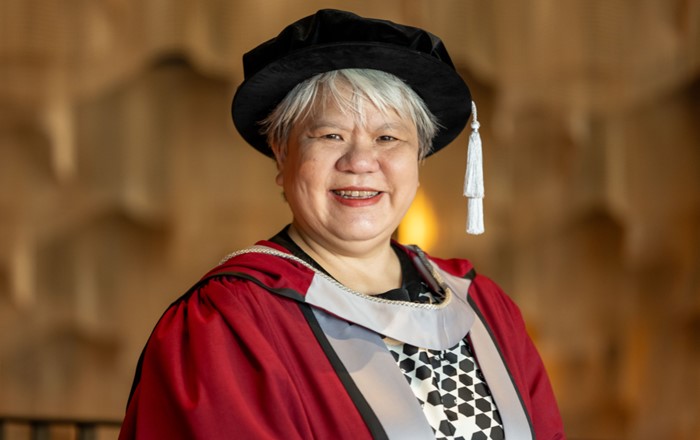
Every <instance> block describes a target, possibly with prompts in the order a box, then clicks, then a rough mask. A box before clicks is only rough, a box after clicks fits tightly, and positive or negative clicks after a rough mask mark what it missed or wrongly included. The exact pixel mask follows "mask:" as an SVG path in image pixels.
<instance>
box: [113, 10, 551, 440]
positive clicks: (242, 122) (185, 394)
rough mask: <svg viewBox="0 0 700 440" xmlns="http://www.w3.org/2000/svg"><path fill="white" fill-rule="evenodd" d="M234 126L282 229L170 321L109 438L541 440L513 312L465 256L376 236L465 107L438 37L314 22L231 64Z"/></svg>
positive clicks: (393, 222)
mask: <svg viewBox="0 0 700 440" xmlns="http://www.w3.org/2000/svg"><path fill="white" fill-rule="evenodd" d="M244 67H245V75H246V80H245V82H244V83H243V84H242V85H241V87H240V88H239V89H238V91H237V93H236V97H235V98H234V101H233V107H232V113H233V119H234V122H235V124H236V127H237V128H238V130H239V132H240V133H241V134H242V136H243V137H244V138H245V139H246V141H248V142H249V143H250V144H251V145H252V146H253V147H255V148H256V149H258V150H260V151H261V152H263V153H264V154H266V155H268V156H270V157H273V158H274V159H275V161H276V163H277V168H278V174H277V177H276V182H277V184H278V185H280V186H281V187H282V188H283V190H284V194H285V197H286V199H287V201H288V203H289V207H290V209H291V211H292V214H293V220H292V223H291V225H289V226H288V227H286V228H285V229H284V230H283V231H281V232H280V233H278V234H277V235H275V236H274V237H272V238H271V239H270V240H264V241H261V242H259V243H258V244H257V245H256V246H255V247H253V248H251V249H246V250H243V251H239V252H236V253H234V254H231V255H229V256H228V257H227V258H226V259H225V260H224V261H223V262H222V264H221V265H220V266H218V267H217V268H215V269H213V270H212V271H211V272H210V273H209V274H207V275H206V276H205V277H204V278H203V279H202V280H201V281H200V282H199V283H198V284H197V285H195V286H194V287H193V288H192V289H190V290H189V291H188V292H187V293H186V294H185V295H183V296H182V297H181V298H180V299H178V300H177V301H176V302H175V303H173V305H172V306H171V307H170V308H169V309H168V310H167V311H166V313H165V314H164V316H163V317H162V318H161V320H160V321H159V323H158V325H157V326H156V328H155V330H154V332H153V334H152V335H151V337H150V339H149V342H148V344H147V345H146V348H145V349H144V353H143V354H142V356H141V359H140V361H139V365H138V369H137V373H136V378H135V381H134V387H133V389H132V395H131V397H130V401H129V405H128V408H127V414H126V418H125V421H124V425H123V427H122V432H121V434H120V438H122V439H127V438H135V437H138V438H168V439H170V438H207V439H210V438H254V439H258V438H261V439H275V438H284V439H294V438H300V439H307V438H321V439H331V438H333V439H336V438H348V439H363V438H392V439H431V438H441V439H442V438H449V439H452V438H465V439H466V438H474V439H479V438H483V439H487V438H492V439H502V438H509V439H527V438H538V439H555V438H563V431H562V426H561V419H560V417H559V413H558V409H557V406H556V402H555V400H554V397H553V394H552V390H551V387H550V385H549V381H548V378H547V375H546V373H545V371H544V367H543V365H542V362H541V360H540V358H539V356H538V354H537V352H536V350H535V348H534V346H533V344H532V342H531V341H530V339H529V337H528V336H527V334H526V332H525V327H524V324H523V322H522V318H521V316H520V313H519V311H518V309H517V307H516V306H515V305H514V304H513V303H512V302H511V301H510V300H509V299H508V298H507V296H506V295H505V294H503V293H502V292H501V290H500V289H499V288H498V287H497V286H496V285H495V284H494V283H493V282H491V281H490V280H488V279H487V278H485V277H483V276H478V275H476V274H475V271H474V269H473V267H472V266H471V264H470V263H469V262H467V261H465V260H440V259H436V258H431V257H429V256H427V255H425V254H424V253H423V252H422V251H421V250H420V249H418V248H416V247H406V246H402V245H400V244H398V243H396V242H393V241H392V240H391V235H392V233H393V231H394V230H395V229H396V227H397V226H398V224H399V222H400V221H401V219H402V217H403V216H404V214H405V213H406V211H407V209H408V207H409V205H410V203H411V201H412V200H413V198H414V196H415V194H416V190H417V188H418V184H419V183H418V163H419V161H420V160H421V159H423V158H424V157H426V156H428V155H430V154H432V153H434V152H436V151H437V150H439V149H440V148H442V147H444V146H446V145H447V144H448V143H449V142H450V141H451V140H452V139H454V138H455V137H456V136H457V135H458V134H459V133H460V131H461V130H462V129H463V127H464V126H465V124H466V122H467V120H468V118H469V115H470V112H471V96H470V94H469V90H468V88H467V86H466V85H465V84H464V82H463V81H462V79H461V78H460V77H459V75H458V74H457V73H456V71H455V69H454V67H453V65H452V63H451V61H450V58H449V56H448V54H447V52H446V51H445V49H444V47H443V45H442V43H441V42H440V40H439V39H438V38H437V37H435V36H433V35H432V34H429V33H427V32H425V31H422V30H420V29H416V28H411V27H407V26H401V25H397V24H394V23H390V22H387V21H381V20H372V19H366V18H362V17H358V16H356V15H354V14H350V13H347V12H343V11H335V10H322V11H319V12H318V13H316V14H315V15H313V16H310V17H306V18H304V19H302V20H300V21H298V22H296V23H294V24H292V25H290V26H289V27H287V28H286V29H285V30H284V31H282V33H281V34H280V35H279V36H278V37H276V38H275V39H272V40H270V41H268V42H266V43H264V44H262V45H261V46H259V47H257V48H256V49H254V50H253V51H251V52H249V53H248V54H246V55H245V56H244Z"/></svg>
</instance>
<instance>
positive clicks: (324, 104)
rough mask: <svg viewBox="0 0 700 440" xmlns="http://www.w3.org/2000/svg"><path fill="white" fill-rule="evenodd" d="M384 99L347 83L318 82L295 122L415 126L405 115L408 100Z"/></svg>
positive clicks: (407, 114) (406, 114)
mask: <svg viewBox="0 0 700 440" xmlns="http://www.w3.org/2000/svg"><path fill="white" fill-rule="evenodd" d="M395 101H397V100H396V99H394V100H388V99H385V98H384V97H382V96H374V95H373V94H372V93H371V91H370V92H368V91H365V90H360V89H357V88H353V87H351V86H350V85H349V84H348V83H347V82H345V81H343V82H339V83H338V84H337V86H336V87H330V86H328V85H321V87H320V88H319V90H318V93H316V94H315V96H314V99H313V100H312V101H311V102H310V105H309V108H308V110H307V112H305V113H306V117H304V118H302V119H303V120H301V121H299V122H300V123H302V125H307V126H313V125H319V124H324V123H338V122H341V121H342V122H345V123H350V122H353V123H355V124H359V125H363V126H367V125H371V126H377V125H379V126H383V125H387V126H403V127H405V128H413V129H415V128H416V124H415V122H414V121H413V119H412V118H410V117H409V112H408V110H407V107H408V103H407V102H406V101H405V100H398V101H399V102H395Z"/></svg>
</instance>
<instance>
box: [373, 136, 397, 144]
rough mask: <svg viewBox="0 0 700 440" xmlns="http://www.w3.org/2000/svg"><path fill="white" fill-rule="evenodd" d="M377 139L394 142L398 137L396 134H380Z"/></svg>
mask: <svg viewBox="0 0 700 440" xmlns="http://www.w3.org/2000/svg"><path fill="white" fill-rule="evenodd" d="M377 140H378V141H379V142H393V141H397V140H398V139H396V138H395V137H394V136H390V135H388V134H385V135H382V136H379V137H378V138H377Z"/></svg>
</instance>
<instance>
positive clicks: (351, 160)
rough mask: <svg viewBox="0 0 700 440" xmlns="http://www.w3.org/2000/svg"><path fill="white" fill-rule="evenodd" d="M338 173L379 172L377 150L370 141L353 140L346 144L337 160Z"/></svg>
mask: <svg viewBox="0 0 700 440" xmlns="http://www.w3.org/2000/svg"><path fill="white" fill-rule="evenodd" d="M336 167H337V168H338V170H339V171H343V172H346V173H353V174H362V173H373V172H375V171H378V170H379V161H378V157H377V149H376V148H374V143H373V142H372V140H371V139H354V140H353V141H352V142H349V143H348V144H347V148H346V149H345V151H344V152H343V155H342V156H341V157H340V158H339V159H338V162H337V163H336Z"/></svg>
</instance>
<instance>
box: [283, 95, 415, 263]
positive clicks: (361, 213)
mask: <svg viewBox="0 0 700 440" xmlns="http://www.w3.org/2000/svg"><path fill="white" fill-rule="evenodd" d="M319 109H323V111H320V110H319ZM316 110H317V111H316V112H315V113H312V114H313V116H312V117H309V118H307V121H306V122H304V123H302V124H298V126H296V127H294V128H293V130H292V132H291V135H290V137H289V142H288V145H287V153H286V157H278V167H279V174H278V175H277V183H278V184H279V185H280V186H282V187H283V188H284V193H285V196H286V198H287V201H288V203H289V205H290V207H291V210H292V213H293V215H294V220H293V225H294V227H295V229H296V230H297V232H299V234H300V235H301V236H302V238H303V239H304V240H305V241H307V242H308V241H309V240H311V242H313V243H314V244H316V245H320V246H323V247H324V248H325V249H326V250H330V251H335V252H353V251H359V252H362V251H363V249H365V250H366V249H369V248H368V247H367V246H370V247H371V246H372V245H381V244H382V243H385V242H388V240H389V239H390V237H391V234H392V233H393V231H394V230H395V229H396V227H397V226H398V224H399V222H400V221H401V219H402V218H403V216H404V214H405V213H406V211H407V210H408V207H409V206H410V204H411V202H412V201H413V198H414V196H415V194H416V191H417V189H418V185H419V183H418V134H417V130H416V127H415V124H413V123H412V122H411V121H410V120H405V119H403V118H401V117H399V115H398V114H397V113H396V112H393V111H392V112H388V113H387V114H384V113H382V112H380V111H379V110H377V108H375V107H374V106H372V105H371V104H369V103H368V104H367V105H366V109H365V111H366V119H365V124H364V125H362V124H360V123H359V122H358V121H357V120H356V118H355V117H354V115H352V114H344V113H343V112H342V111H341V110H340V109H338V107H337V106H336V105H334V104H333V103H332V102H328V103H326V105H325V106H319V105H317V106H316Z"/></svg>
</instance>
